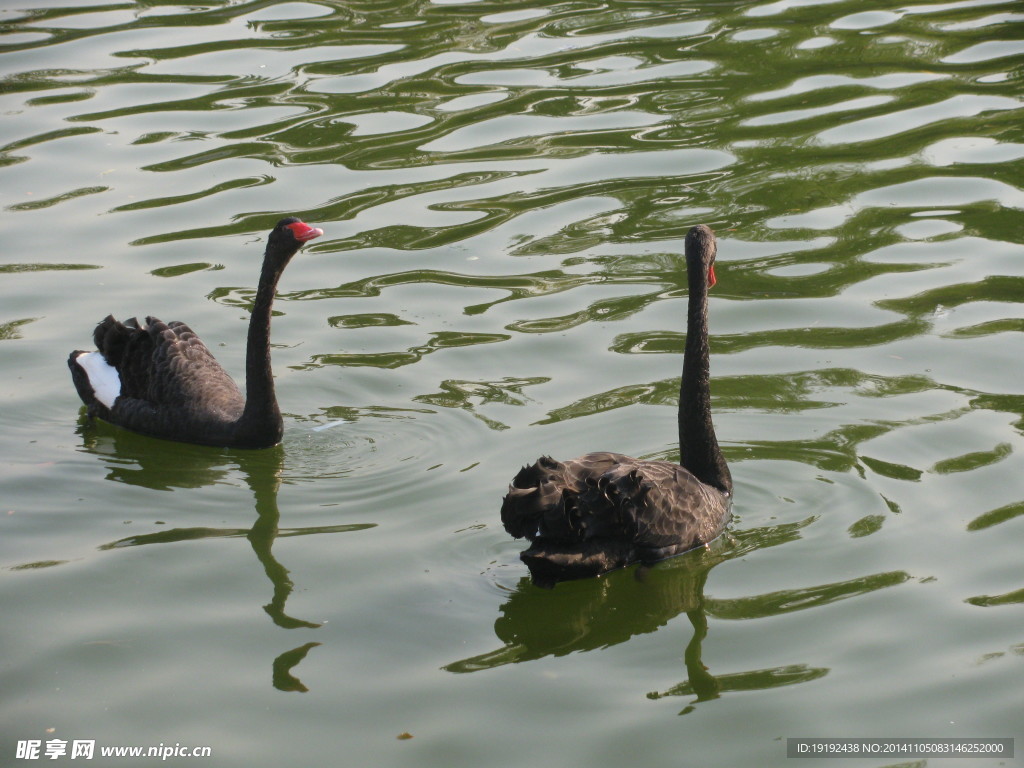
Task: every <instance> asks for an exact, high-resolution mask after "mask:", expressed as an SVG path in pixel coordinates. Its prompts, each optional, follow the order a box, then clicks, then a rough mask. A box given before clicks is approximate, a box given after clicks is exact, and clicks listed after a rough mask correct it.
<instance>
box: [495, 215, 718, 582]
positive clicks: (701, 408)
mask: <svg viewBox="0 0 1024 768" xmlns="http://www.w3.org/2000/svg"><path fill="white" fill-rule="evenodd" d="M685 249H686V263H687V275H688V282H689V288H690V295H689V301H688V310H687V335H686V349H685V355H684V358H683V374H682V378H681V380H680V388H679V416H678V423H679V449H680V463H679V464H673V463H671V462H668V461H644V460H641V459H634V458H631V457H629V456H624V455H622V454H620V453H603V452H602V453H588V454H585V455H583V456H580V457H578V458H575V459H570V460H568V461H564V462H562V461H556V460H554V459H552V458H550V457H547V456H544V457H541V458H540V459H538V460H537V461H536V462H535V463H534V464H532V465H530V466H527V467H523V469H522V470H520V472H519V474H517V475H516V476H515V478H514V479H513V480H512V485H510V486H509V490H508V494H507V495H506V496H505V499H504V501H503V503H502V506H501V520H502V523H503V524H504V526H505V530H506V531H508V532H509V533H510V534H511V535H512V536H513V537H515V538H526V539H528V540H529V541H530V547H529V548H528V549H526V550H525V551H524V552H523V553H522V554H521V555H520V557H521V558H522V560H523V561H524V562H525V563H526V564H527V566H528V567H529V569H530V573H531V575H532V576H533V578H534V580H535V581H536V582H537V583H540V584H550V583H554V582H557V581H563V580H567V579H576V578H584V577H587V576H594V575H597V574H599V573H603V572H605V571H609V570H612V569H614V568H620V567H622V566H625V565H629V564H630V563H635V562H654V561H657V560H662V559H664V558H666V557H671V556H672V555H677V554H680V553H682V552H686V551H687V550H690V549H694V548H696V547H699V546H701V545H703V544H706V543H707V542H709V541H711V540H712V539H714V538H716V537H717V536H718V535H719V534H720V533H721V532H722V530H723V529H724V528H725V526H726V524H727V523H728V522H729V519H730V517H731V513H730V507H731V503H732V476H731V474H730V472H729V467H728V465H727V464H726V463H725V458H724V457H723V456H722V452H721V450H720V448H719V446H718V440H717V438H716V436H715V430H714V425H713V424H712V420H711V394H710V382H709V379H710V364H709V359H708V358H709V349H708V326H707V308H708V289H709V287H710V286H712V285H714V283H715V273H714V262H715V255H716V242H715V235H714V232H712V230H711V229H710V228H709V227H707V226H704V225H699V226H696V227H693V228H692V229H691V230H690V231H689V233H688V234H687V236H686V246H685Z"/></svg>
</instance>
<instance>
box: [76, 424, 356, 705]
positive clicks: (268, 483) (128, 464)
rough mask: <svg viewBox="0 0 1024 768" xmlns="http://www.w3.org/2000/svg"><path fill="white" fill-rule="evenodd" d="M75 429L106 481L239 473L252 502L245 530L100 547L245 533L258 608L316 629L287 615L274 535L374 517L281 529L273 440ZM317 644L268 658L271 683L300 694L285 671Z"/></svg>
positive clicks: (338, 529) (202, 530) (277, 620)
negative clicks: (269, 590)
mask: <svg viewBox="0 0 1024 768" xmlns="http://www.w3.org/2000/svg"><path fill="white" fill-rule="evenodd" d="M78 432H79V435H80V436H81V437H82V440H83V447H84V449H85V450H86V451H88V452H90V453H95V454H102V455H104V456H105V458H106V460H107V462H108V466H109V467H110V471H109V473H108V475H107V477H108V479H110V480H115V481H117V482H123V483H128V484H130V485H137V486H142V487H145V488H151V489H154V490H163V491H171V490H174V489H176V488H198V487H202V486H206V485H212V484H215V483H227V484H233V482H232V476H233V475H234V473H235V472H236V471H238V472H240V473H241V475H242V477H243V478H244V480H245V483H246V485H248V486H249V488H250V490H251V491H252V494H253V498H254V500H255V509H256V520H255V521H254V522H253V525H252V527H251V528H248V529H245V528H209V527H189V528H172V529H169V530H166V531H158V532H156V533H146V534H139V535H136V536H126V537H125V538H122V539H118V540H116V541H112V542H110V543H108V544H103V545H101V546H100V547H99V549H101V550H110V549H119V548H122V547H136V546H142V545H146V544H173V543H177V542H182V541H191V540H196V539H211V538H214V539H216V538H221V539H223V538H241V537H245V538H246V539H248V541H249V544H250V546H251V547H252V550H253V552H254V553H255V554H256V558H257V559H258V560H259V562H260V564H261V565H262V566H263V571H264V573H266V575H267V578H268V579H270V583H271V584H272V585H273V596H272V597H271V599H270V602H269V603H267V604H266V605H264V606H263V610H264V611H266V613H267V615H268V616H270V618H271V620H272V621H273V622H274V624H276V625H277V626H279V627H281V628H283V629H316V628H318V627H319V626H321V625H320V624H319V623H317V622H312V621H306V620H304V619H299V618H295V617H293V616H290V615H288V613H287V612H286V610H285V606H286V603H287V602H288V598H289V596H290V595H291V593H292V590H293V589H294V588H295V584H294V582H292V580H291V577H290V575H289V571H288V569H287V568H286V567H285V566H284V564H283V563H281V562H280V561H279V560H278V559H277V558H276V557H275V556H274V553H273V551H272V550H273V546H274V542H275V541H276V540H277V539H278V537H282V536H284V537H288V536H308V535H313V534H322V533H349V532H354V531H362V530H366V529H368V528H373V527H375V524H374V523H355V524H349V525H329V526H315V527H305V528H283V529H282V528H281V527H280V520H281V512H280V510H279V508H278V504H277V495H278V490H279V489H280V486H281V474H282V471H283V469H284V449H283V448H282V447H281V446H280V445H278V446H274V447H273V448H269V449H267V450H263V451H226V450H218V449H210V448H204V447H202V446H193V445H186V444H184V443H173V442H169V441H163V440H160V441H154V440H153V439H152V438H147V437H143V436H141V435H135V434H133V433H131V432H126V431H124V430H119V429H115V428H113V427H109V426H108V425H105V424H89V423H86V422H83V423H82V424H81V425H79V429H78ZM317 645H319V643H306V644H305V645H302V646H299V647H298V648H295V649H293V650H290V651H286V652H285V653H282V654H281V655H280V656H278V657H277V658H276V659H275V660H274V663H273V684H274V687H275V688H277V689H278V690H282V691H299V692H305V691H307V690H308V689H307V688H306V686H305V685H303V683H302V682H301V681H300V680H299V679H298V678H296V677H295V676H294V675H292V674H291V669H292V668H293V667H295V666H296V665H298V664H299V662H301V661H302V660H303V659H304V658H305V656H306V654H307V653H308V652H309V651H310V649H312V648H314V647H315V646H317Z"/></svg>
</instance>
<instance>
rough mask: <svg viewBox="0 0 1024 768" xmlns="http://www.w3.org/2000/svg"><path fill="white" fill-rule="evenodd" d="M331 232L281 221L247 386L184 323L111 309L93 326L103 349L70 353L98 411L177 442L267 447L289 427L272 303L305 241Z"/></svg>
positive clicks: (267, 258) (82, 393) (256, 307)
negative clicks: (277, 388)
mask: <svg viewBox="0 0 1024 768" xmlns="http://www.w3.org/2000/svg"><path fill="white" fill-rule="evenodd" d="M323 233H324V232H323V230H322V229H318V228H317V227H311V226H309V225H308V224H306V223H304V222H302V221H300V220H299V219H297V218H294V217H289V218H286V219H281V221H279V222H278V223H277V226H276V227H274V230H273V231H272V232H271V233H270V237H269V238H268V239H267V250H266V253H265V255H264V257H263V269H262V271H261V273H260V282H259V286H258V288H257V289H256V300H255V302H254V303H253V308H252V315H251V316H250V318H249V339H248V343H247V345H246V353H245V390H246V395H243V394H242V393H241V391H240V390H239V389H238V386H237V385H236V384H235V382H234V381H232V379H231V377H230V376H228V374H227V372H226V371H225V370H224V369H223V368H221V366H220V363H218V362H217V361H216V360H215V359H214V357H213V355H212V354H211V353H210V350H209V349H207V348H206V345H205V344H203V342H202V341H200V340H199V337H198V336H196V335H195V334H194V333H193V332H192V329H191V328H189V327H188V326H187V325H185V324H184V323H182V322H177V321H175V322H172V323H163V322H161V321H160V320H157V319H156V318H155V317H147V318H146V322H145V323H144V324H140V323H139V321H138V320H136V319H135V318H132V319H130V320H126V321H125V322H123V323H120V322H118V321H117V320H115V319H114V318H113V317H112V316H110V315H107V317H106V319H104V320H103V321H102V322H101V323H100V324H99V325H97V326H96V330H95V331H94V332H93V341H94V343H95V344H96V347H97V351H95V352H83V351H81V350H76V351H74V352H72V353H71V356H70V357H69V358H68V367H69V368H70V369H71V378H72V379H73V380H74V383H75V389H77V390H78V395H79V397H81V398H82V402H84V403H85V404H86V405H87V406H89V409H88V413H89V416H90V417H99V418H101V419H103V420H104V421H108V422H110V423H111V424H116V425H118V426H120V427H124V428H126V429H130V430H133V431H135V432H141V433H143V434H146V435H152V436H153V437H162V438H165V439H167V440H179V441H181V442H185V443H198V444H200V445H213V446H218V447H225V448H266V447H269V446H271V445H275V444H276V443H278V442H280V440H281V434H282V432H283V429H284V425H283V422H282V420H281V411H280V409H279V408H278V407H277V398H276V397H275V395H274V375H273V372H272V371H271V369H270V308H271V305H272V304H273V302H274V293H275V291H276V290H277V281H278V280H279V279H280V277H281V273H282V272H284V268H285V267H286V266H288V262H289V261H291V258H292V256H294V255H295V254H296V252H298V250H299V248H301V247H302V245H303V244H304V243H307V242H309V241H310V240H312V239H313V238H315V237H320V235H322V234H323Z"/></svg>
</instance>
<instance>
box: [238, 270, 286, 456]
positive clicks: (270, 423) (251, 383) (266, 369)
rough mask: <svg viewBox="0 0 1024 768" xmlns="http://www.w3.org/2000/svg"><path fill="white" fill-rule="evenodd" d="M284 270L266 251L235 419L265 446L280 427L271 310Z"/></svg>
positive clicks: (278, 435) (240, 429)
mask: <svg viewBox="0 0 1024 768" xmlns="http://www.w3.org/2000/svg"><path fill="white" fill-rule="evenodd" d="M283 271H284V267H283V266H282V263H281V262H280V261H279V260H278V259H273V258H270V255H269V254H268V255H267V257H266V258H265V259H264V260H263V269H262V271H261V272H260V282H259V285H258V287H257V288H256V300H255V301H254V302H253V307H252V314H251V315H250V317H249V337H248V341H247V343H246V350H245V410H244V411H242V416H241V418H240V419H239V420H238V432H240V433H244V434H246V435H252V437H251V438H250V439H252V440H259V441H262V442H266V443H267V444H268V445H272V444H274V443H276V442H278V441H279V440H280V439H281V433H282V430H283V426H282V421H281V409H280V408H278V405H277V395H276V394H275V392H274V373H273V370H272V369H271V367H270V313H271V309H272V308H273V305H274V294H275V293H276V291H277V282H278V280H280V279H281V273H282V272H283Z"/></svg>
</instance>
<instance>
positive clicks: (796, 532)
mask: <svg viewBox="0 0 1024 768" xmlns="http://www.w3.org/2000/svg"><path fill="white" fill-rule="evenodd" d="M812 522H813V518H811V519H807V520H803V521H799V522H795V523H784V524H779V525H773V526H766V527H763V528H754V529H749V530H746V531H742V532H739V533H736V534H731V535H730V536H728V537H727V538H728V541H723V540H719V541H717V542H715V543H714V544H713V546H712V548H711V549H710V550H701V551H696V552H690V553H687V554H685V555H680V556H679V557H676V558H672V559H670V560H667V561H665V562H663V563H660V564H658V565H656V566H654V567H643V566H641V567H637V568H629V569H625V570H623V571H615V572H613V573H610V574H607V575H605V576H603V577H599V578H595V579H588V580H581V581H571V582H565V583H563V584H560V585H559V586H558V587H557V588H556V589H553V590H552V589H538V588H537V587H535V586H534V585H532V584H531V582H530V579H529V578H523V579H522V580H520V582H519V583H518V585H517V586H516V588H515V590H514V591H513V592H512V593H511V594H510V596H509V598H508V600H506V602H505V604H504V605H503V606H502V607H501V616H500V617H499V618H498V619H496V620H495V622H494V633H495V635H497V637H498V639H499V640H500V641H501V642H502V643H503V645H502V646H501V647H500V648H497V649H495V650H493V651H489V652H487V653H483V654H479V655H477V656H472V657H470V658H467V659H461V660H459V661H455V662H452V663H451V664H448V665H446V666H445V667H444V669H445V670H446V671H448V672H453V673H466V672H479V671H482V670H487V669H494V668H496V667H500V666H504V665H506V664H514V663H521V662H526V661H535V660H538V659H542V658H544V657H547V656H565V655H568V654H570V653H577V652H586V651H595V650H601V649H603V648H607V647H609V646H612V645H618V644H620V643H624V642H627V641H628V640H630V639H631V638H633V637H634V636H636V635H641V634H647V633H651V632H656V631H658V630H660V629H661V628H662V627H665V626H667V625H668V624H669V622H671V621H672V620H673V619H675V618H676V617H677V616H678V615H680V614H685V615H686V618H687V620H688V621H689V623H690V626H691V627H692V629H693V632H692V635H691V636H690V640H689V641H688V643H687V644H686V647H685V649H684V651H683V667H684V669H685V672H686V677H685V678H684V679H683V680H682V682H679V683H675V684H672V685H669V686H667V687H666V688H664V689H662V690H659V691H652V692H649V693H647V698H649V699H662V698H669V697H675V696H684V697H693V701H692V702H690V703H689V704H688V705H687V706H686V707H684V708H683V709H682V711H680V713H679V714H681V715H684V714H687V713H689V712H692V711H693V709H694V705H696V704H698V703H700V702H702V701H708V700H711V699H716V698H719V697H720V696H722V695H723V694H725V693H728V692H739V691H754V690H767V689H771V688H778V687H782V686H788V685H797V684H800V683H805V682H810V681H812V680H817V679H819V678H821V677H824V676H825V675H826V674H828V671H829V670H828V668H825V667H816V666H813V665H810V664H788V665H783V666H778V667H770V668H758V669H749V670H743V671H739V672H728V673H714V672H712V671H711V670H709V669H708V667H707V666H705V664H704V662H703V646H704V642H705V640H707V638H708V634H709V632H708V617H709V616H711V617H713V618H716V619H719V620H752V619H762V618H768V617H772V616H778V615H780V614H783V613H789V612H792V611H798V610H807V609H812V608H820V607H823V606H826V605H830V604H832V603H835V602H837V601H840V600H845V599H847V598H851V597H860V596H863V595H866V594H870V593H872V592H875V591H877V590H880V589H885V588H887V587H893V586H897V585H899V584H903V583H905V582H907V581H908V580H910V578H911V577H910V575H909V574H908V573H906V572H903V571H891V572H886V573H874V574H868V575H866V576H862V577H858V578H855V579H850V580H847V581H841V582H834V583H828V584H818V585H810V586H806V587H799V588H794V589H787V590H779V591H776V592H769V593H765V594H759V595H751V596H748V597H741V598H731V599H716V598H713V597H709V596H707V595H706V594H705V586H706V584H707V579H708V574H709V573H710V572H711V570H712V568H714V567H715V566H716V565H718V564H719V563H722V562H724V561H726V560H731V559H734V558H738V557H742V556H743V555H745V554H747V553H749V552H751V551H753V550H757V549H762V548H765V547H773V546H778V545H781V544H784V543H787V542H790V541H793V540H795V539H797V538H799V536H800V531H801V529H802V528H804V527H805V526H807V525H810V524H811V523H812Z"/></svg>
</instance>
